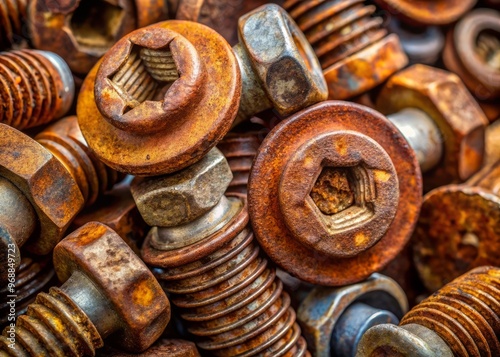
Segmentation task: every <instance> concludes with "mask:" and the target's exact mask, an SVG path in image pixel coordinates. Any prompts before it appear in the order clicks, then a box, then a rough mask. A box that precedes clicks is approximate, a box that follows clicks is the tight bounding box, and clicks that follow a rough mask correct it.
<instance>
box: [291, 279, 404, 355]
mask: <svg viewBox="0 0 500 357" xmlns="http://www.w3.org/2000/svg"><path fill="white" fill-rule="evenodd" d="M407 311H408V301H407V300H406V296H405V293H404V291H403V289H401V287H400V286H399V285H398V284H397V283H396V282H395V281H393V280H392V279H390V278H388V277H385V276H383V275H380V274H376V273H375V274H373V275H372V276H370V278H368V279H367V280H365V281H363V282H360V283H357V284H353V285H348V286H345V287H341V288H325V287H317V288H315V289H314V290H312V291H311V292H310V293H309V295H308V296H307V297H306V298H305V300H304V301H303V302H302V304H301V305H300V307H299V309H298V311H297V319H298V320H299V322H300V325H301V326H302V328H303V333H304V337H305V338H306V340H307V344H308V346H309V348H310V349H311V351H312V352H313V353H314V355H315V356H317V357H330V356H338V357H344V356H345V357H350V356H354V355H355V351H356V347H357V345H358V343H359V340H360V338H361V337H362V336H363V334H364V333H365V332H366V330H368V329H369V328H370V327H372V326H375V325H378V324H383V323H393V324H398V323H399V319H400V318H401V317H403V315H404V314H405V313H406V312H407Z"/></svg>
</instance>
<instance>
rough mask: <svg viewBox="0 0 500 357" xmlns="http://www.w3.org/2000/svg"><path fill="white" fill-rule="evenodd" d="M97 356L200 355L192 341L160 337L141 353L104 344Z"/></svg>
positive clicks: (175, 356)
mask: <svg viewBox="0 0 500 357" xmlns="http://www.w3.org/2000/svg"><path fill="white" fill-rule="evenodd" d="M97 356H98V357H200V353H199V352H198V349H197V348H196V345H195V344H194V343H193V342H190V341H186V340H180V339H173V338H166V337H164V338H161V339H159V340H158V341H156V342H155V343H154V344H153V346H151V347H149V348H148V349H147V350H146V351H144V352H142V353H126V352H122V351H118V350H117V349H113V348H111V347H107V346H104V348H103V349H101V350H99V351H98V352H97Z"/></svg>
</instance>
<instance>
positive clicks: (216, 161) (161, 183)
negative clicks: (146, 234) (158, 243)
mask: <svg viewBox="0 0 500 357" xmlns="http://www.w3.org/2000/svg"><path fill="white" fill-rule="evenodd" d="M232 178H233V174H232V173H231V169H230V168H229V164H228V163H227V160H226V158H225V157H224V155H222V153H221V152H220V151H219V150H218V149H217V148H213V149H212V150H211V151H209V152H208V154H207V155H205V156H204V157H203V158H202V159H201V160H200V161H198V162H197V163H195V164H193V165H191V166H189V167H188V168H186V169H184V170H182V171H179V172H176V173H174V174H170V175H165V176H158V177H151V178H136V179H135V180H134V182H133V183H132V187H131V191H132V196H133V197H134V200H135V202H136V204H137V208H138V209H139V212H140V213H141V215H142V217H143V218H144V220H145V221H146V223H147V224H148V225H150V226H158V227H172V226H177V225H180V224H183V223H186V222H190V221H192V220H193V219H195V218H198V217H200V216H201V215H202V214H204V213H206V212H208V211H209V210H210V209H211V208H212V207H214V206H215V205H216V204H217V203H218V202H219V200H220V199H221V197H222V196H223V195H224V192H225V191H226V189H227V187H228V186H229V183H230V182H231V180H232Z"/></svg>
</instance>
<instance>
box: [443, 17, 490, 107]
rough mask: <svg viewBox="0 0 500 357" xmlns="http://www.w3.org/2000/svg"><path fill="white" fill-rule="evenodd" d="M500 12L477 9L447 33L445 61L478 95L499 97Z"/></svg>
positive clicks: (487, 98)
mask: <svg viewBox="0 0 500 357" xmlns="http://www.w3.org/2000/svg"><path fill="white" fill-rule="evenodd" d="M499 38H500V13H499V12H498V11H494V10H491V9H477V10H474V11H472V12H470V13H469V14H467V15H466V16H464V18H463V19H462V20H460V21H459V22H458V23H457V25H456V26H455V28H453V29H450V30H449V31H448V34H447V36H446V45H445V49H444V52H443V61H444V64H445V65H446V68H448V69H449V70H450V71H453V72H455V73H456V74H458V75H459V76H460V78H462V80H463V81H464V83H465V85H467V87H468V88H469V90H470V91H471V93H472V94H474V96H475V97H477V98H478V99H482V100H494V99H498V98H500V40H499Z"/></svg>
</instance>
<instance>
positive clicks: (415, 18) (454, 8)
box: [375, 0, 477, 26]
mask: <svg viewBox="0 0 500 357" xmlns="http://www.w3.org/2000/svg"><path fill="white" fill-rule="evenodd" d="M375 2H376V3H377V4H379V5H380V6H381V7H382V8H384V9H386V10H388V11H389V13H390V14H391V15H393V16H396V17H398V18H400V19H401V20H404V21H406V22H408V23H410V24H412V25H418V26H421V25H425V26H427V25H448V24H451V23H453V22H455V21H457V20H458V19H459V18H461V17H462V16H463V15H465V14H466V13H467V12H468V11H469V10H470V9H472V7H474V5H475V4H476V2H477V0H432V1H427V0H417V1H415V0H375Z"/></svg>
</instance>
